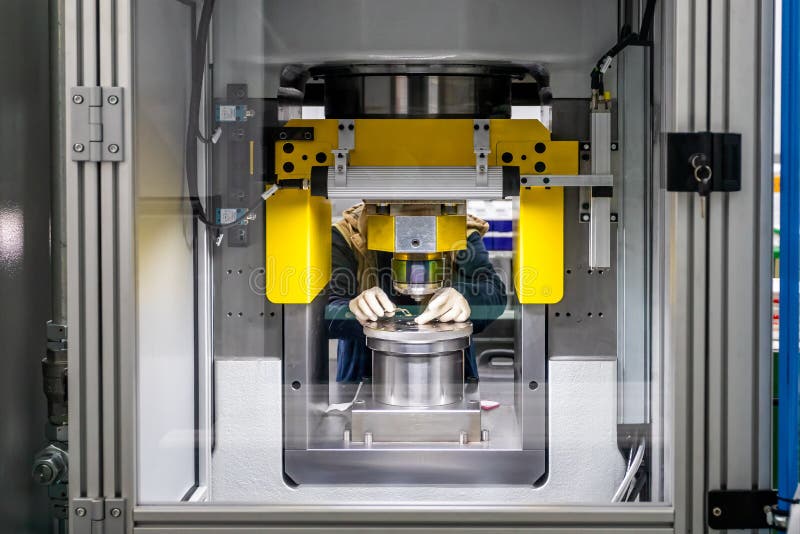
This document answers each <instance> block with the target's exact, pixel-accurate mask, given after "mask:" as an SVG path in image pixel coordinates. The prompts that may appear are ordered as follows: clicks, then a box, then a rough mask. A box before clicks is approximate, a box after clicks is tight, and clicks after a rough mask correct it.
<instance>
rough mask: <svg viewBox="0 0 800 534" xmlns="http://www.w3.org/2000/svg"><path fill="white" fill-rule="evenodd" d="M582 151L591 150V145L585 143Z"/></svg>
mask: <svg viewBox="0 0 800 534" xmlns="http://www.w3.org/2000/svg"><path fill="white" fill-rule="evenodd" d="M581 149H583V150H589V143H584V144H583V146H582V147H581Z"/></svg>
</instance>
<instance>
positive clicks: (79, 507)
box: [70, 499, 127, 534]
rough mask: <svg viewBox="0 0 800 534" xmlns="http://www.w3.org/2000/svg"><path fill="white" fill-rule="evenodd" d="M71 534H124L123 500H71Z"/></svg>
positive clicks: (124, 508)
mask: <svg viewBox="0 0 800 534" xmlns="http://www.w3.org/2000/svg"><path fill="white" fill-rule="evenodd" d="M70 508H71V510H72V514H73V516H74V518H75V520H74V523H73V524H74V527H75V532H74V533H73V534H94V533H96V532H102V533H103V534H125V532H126V530H125V518H126V516H127V514H126V507H125V499H73V500H72V503H71V507H70Z"/></svg>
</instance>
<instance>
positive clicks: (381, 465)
mask: <svg viewBox="0 0 800 534" xmlns="http://www.w3.org/2000/svg"><path fill="white" fill-rule="evenodd" d="M285 462H286V474H287V475H288V476H289V477H290V478H291V479H292V480H294V481H296V482H305V481H308V482H309V483H313V484H380V483H381V482H382V481H387V483H388V482H389V481H391V483H392V484H414V485H425V484H436V485H441V484H481V485H486V484H524V485H530V484H533V483H534V482H536V481H537V480H538V479H539V478H540V477H541V476H542V474H543V473H544V469H545V467H544V466H545V451H544V449H538V450H491V451H485V450H483V449H482V448H481V446H480V445H476V446H474V447H469V448H463V449H430V448H429V449H420V448H412V449H408V450H397V449H395V450H382V449H369V450H365V449H363V448H353V449H328V450H324V449H313V450H305V451H297V450H287V451H285Z"/></svg>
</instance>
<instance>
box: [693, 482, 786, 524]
mask: <svg viewBox="0 0 800 534" xmlns="http://www.w3.org/2000/svg"><path fill="white" fill-rule="evenodd" d="M777 504H778V492H777V491H775V490H771V489H768V490H711V491H709V492H708V506H707V507H706V510H708V512H707V513H708V517H707V523H708V526H709V528H712V529H715V530H725V529H748V530H749V529H757V528H769V527H771V526H775V525H773V524H770V522H769V521H768V516H769V515H772V516H773V518H774V510H773V507H774V506H776V505H777ZM773 522H774V519H773Z"/></svg>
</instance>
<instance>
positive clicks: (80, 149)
mask: <svg viewBox="0 0 800 534" xmlns="http://www.w3.org/2000/svg"><path fill="white" fill-rule="evenodd" d="M84 148H85V147H84V146H83V143H75V144H74V145H72V150H74V151H75V152H83V149H84Z"/></svg>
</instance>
